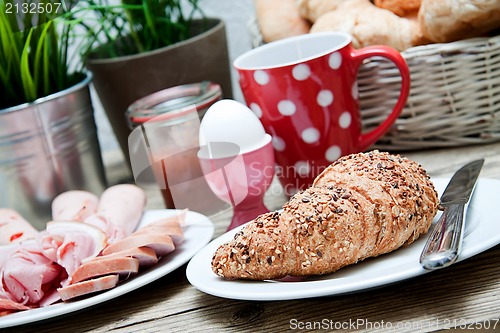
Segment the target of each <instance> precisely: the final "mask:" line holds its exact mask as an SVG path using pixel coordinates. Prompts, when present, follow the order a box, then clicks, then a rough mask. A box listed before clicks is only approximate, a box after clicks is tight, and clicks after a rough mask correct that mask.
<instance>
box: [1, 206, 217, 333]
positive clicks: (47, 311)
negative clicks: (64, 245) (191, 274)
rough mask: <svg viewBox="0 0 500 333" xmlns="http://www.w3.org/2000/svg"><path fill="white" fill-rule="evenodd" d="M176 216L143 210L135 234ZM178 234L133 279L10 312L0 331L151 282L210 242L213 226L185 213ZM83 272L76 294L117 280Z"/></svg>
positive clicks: (144, 255) (142, 255)
mask: <svg viewBox="0 0 500 333" xmlns="http://www.w3.org/2000/svg"><path fill="white" fill-rule="evenodd" d="M180 213H181V212H180V211H178V210H169V209H162V210H150V211H145V212H144V214H143V216H142V218H141V220H140V222H139V225H138V228H137V231H140V230H141V229H142V228H144V227H145V226H147V225H148V224H151V223H153V222H155V221H158V220H160V219H164V218H166V217H169V216H174V215H177V214H180ZM70 223H71V222H70ZM137 231H136V232H137ZM182 231H183V234H184V239H183V240H182V242H179V243H178V244H175V250H174V251H173V252H170V253H168V254H166V255H165V256H163V257H161V258H160V260H159V261H158V262H157V263H155V264H154V265H152V266H151V267H149V268H146V269H144V270H142V271H141V270H139V273H138V274H137V275H136V276H134V277H133V278H129V279H126V280H124V281H122V279H121V278H120V281H121V282H119V283H118V284H117V285H116V286H115V287H114V288H112V289H108V290H106V291H102V292H100V293H94V294H90V295H89V296H83V297H80V298H76V299H75V300H71V301H69V302H59V303H55V304H53V305H49V306H45V307H40V308H35V309H30V310H25V311H19V312H14V313H11V314H8V315H4V316H1V317H0V328H5V327H11V326H17V325H22V324H26V323H32V322H36V321H40V320H44V319H48V318H53V317H56V316H60V315H63V314H68V313H71V312H74V311H78V310H81V309H84V308H88V307H90V306H93V305H96V304H99V303H102V302H105V301H107V300H110V299H113V298H115V297H118V296H121V295H123V294H126V293H128V292H130V291H133V290H135V289H138V288H140V287H142V286H144V285H146V284H148V283H151V282H153V281H155V280H157V279H159V278H161V277H163V276H165V275H167V274H169V273H170V272H172V271H173V270H175V269H177V268H179V267H180V266H182V265H183V264H185V263H186V262H188V261H189V260H190V259H191V258H192V257H193V256H194V255H195V254H196V252H198V251H199V250H200V249H201V248H203V247H204V246H205V245H206V244H207V243H208V242H209V241H210V239H211V238H212V235H213V232H214V226H213V224H212V222H211V221H210V220H209V219H208V218H207V217H206V216H204V215H201V214H199V213H196V212H190V211H188V212H187V213H186V216H185V221H184V224H183V226H182ZM143 237H144V236H143V235H141V234H140V232H139V235H138V236H136V237H135V239H136V240H138V241H141V238H143ZM115 247H116V248H114V249H113V248H112V249H111V250H113V251H110V252H119V253H122V251H127V250H126V249H123V248H120V244H119V243H117V244H116V245H115ZM156 253H158V249H157V250H156ZM113 255H114V254H113V253H109V254H108V256H107V259H105V261H108V262H112V261H113ZM137 255H138V256H139V257H140V258H139V260H141V261H145V262H146V263H147V260H149V258H150V256H149V253H148V252H147V251H145V252H141V253H138V254H137ZM129 259H131V258H128V259H124V258H119V260H121V261H122V262H120V263H119V265H122V266H123V267H126V266H127V265H128V266H134V265H135V264H134V260H129ZM133 268H134V267H131V268H129V269H133ZM87 273H88V272H86V271H85V269H80V270H79V271H77V272H75V273H74V275H73V278H75V277H76V276H80V277H81V278H82V280H84V281H83V283H82V284H81V287H79V288H75V289H77V290H76V292H80V290H83V289H85V288H95V287H97V288H99V287H103V288H106V285H110V284H111V285H114V284H116V281H117V279H118V278H117V275H106V276H103V277H101V278H96V279H94V280H92V281H94V282H86V280H85V279H86V274H87ZM78 289H80V290H78ZM73 292H75V290H73V289H72V288H68V290H67V291H66V293H67V294H69V295H71V293H73ZM0 298H1V297H0Z"/></svg>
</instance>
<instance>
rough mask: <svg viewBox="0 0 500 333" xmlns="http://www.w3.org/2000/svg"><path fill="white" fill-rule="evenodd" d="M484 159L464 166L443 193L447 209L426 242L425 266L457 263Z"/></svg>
mask: <svg viewBox="0 0 500 333" xmlns="http://www.w3.org/2000/svg"><path fill="white" fill-rule="evenodd" d="M483 164H484V159H480V160H476V161H473V162H470V163H468V164H466V165H464V166H463V167H461V168H460V169H459V170H458V171H457V172H455V174H454V175H453V177H451V180H450V182H449V183H448V185H447V186H446V189H445V190H444V192H443V194H442V196H441V200H440V201H441V206H442V207H444V211H443V213H442V215H441V217H440V218H439V220H438V222H437V223H436V225H435V226H434V228H433V229H432V231H431V234H430V236H429V238H428V239H427V242H426V243H425V246H424V249H423V251H422V254H421V255H420V263H421V264H422V266H423V267H424V268H425V269H429V270H432V269H439V268H444V267H448V266H449V265H451V264H453V263H454V262H455V261H456V260H457V258H458V255H459V253H460V250H461V246H462V234H463V229H464V220H465V208H466V206H467V204H468V203H469V200H470V198H471V196H472V193H473V192H474V188H475V186H476V183H477V178H478V177H479V173H480V172H481V168H482V167H483Z"/></svg>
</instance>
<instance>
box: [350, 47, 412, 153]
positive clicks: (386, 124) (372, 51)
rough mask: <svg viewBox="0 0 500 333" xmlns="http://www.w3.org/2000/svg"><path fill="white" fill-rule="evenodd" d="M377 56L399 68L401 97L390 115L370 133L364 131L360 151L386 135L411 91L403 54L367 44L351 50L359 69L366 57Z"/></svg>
mask: <svg viewBox="0 0 500 333" xmlns="http://www.w3.org/2000/svg"><path fill="white" fill-rule="evenodd" d="M375 56H380V57H384V58H387V59H389V60H390V61H392V62H393V63H394V64H395V65H396V67H397V68H398V69H399V74H400V75H401V92H400V94H399V98H398V100H397V102H396V104H395V105H394V108H393V109H392V112H391V113H390V114H389V116H388V117H387V118H386V119H385V120H384V121H383V122H382V123H381V124H380V125H379V126H377V127H376V128H375V129H373V130H371V131H370V132H368V133H362V134H361V136H360V138H359V147H358V150H359V151H364V150H366V149H368V148H369V147H370V146H371V145H372V144H374V143H375V142H376V141H377V140H378V139H379V138H380V137H381V136H382V135H384V134H385V133H386V132H387V131H388V130H389V128H390V127H391V126H392V124H393V123H394V122H395V121H396V119H398V117H399V115H400V114H401V111H403V108H404V107H405V104H406V100H407V99H408V95H409V93H410V71H409V69H408V65H407V64H406V61H405V60H404V58H403V57H402V56H401V54H400V53H399V52H398V51H396V50H394V49H392V48H390V47H386V46H367V47H364V48H362V49H358V50H356V49H353V50H352V51H351V58H352V60H353V63H354V66H355V68H356V72H357V69H359V67H360V66H361V64H362V63H363V60H364V59H366V58H371V57H375Z"/></svg>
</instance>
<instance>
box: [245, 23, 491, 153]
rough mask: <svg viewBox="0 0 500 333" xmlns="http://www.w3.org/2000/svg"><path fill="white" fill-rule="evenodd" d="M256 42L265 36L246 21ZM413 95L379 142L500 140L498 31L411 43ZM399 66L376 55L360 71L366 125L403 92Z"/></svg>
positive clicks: (384, 145) (411, 146)
mask: <svg viewBox="0 0 500 333" xmlns="http://www.w3.org/2000/svg"><path fill="white" fill-rule="evenodd" d="M248 28H249V32H250V35H251V37H252V44H253V46H254V47H256V46H258V45H261V44H262V43H263V42H262V36H261V34H260V31H259V29H258V25H257V23H256V20H255V19H252V20H251V21H250V22H249V24H248ZM401 54H402V55H403V57H404V58H405V59H406V61H407V63H408V66H409V68H410V75H411V88H410V96H409V98H408V101H407V103H406V106H405V108H404V110H403V111H402V113H401V115H400V117H399V118H398V120H397V121H396V123H395V124H394V126H393V127H392V128H391V129H390V131H389V132H388V133H387V134H386V135H385V136H383V137H382V138H381V139H380V140H379V141H378V142H377V143H376V145H375V147H376V148H380V149H385V150H416V149H425V148H437V147H453V146H463V145H471V144H483V143H490V142H495V141H500V36H496V37H491V38H474V39H468V40H463V41H458V42H453V43H446V44H430V45H425V46H417V47H412V48H410V49H408V50H406V51H404V52H402V53H401ZM400 84H401V79H400V76H399V71H398V69H397V68H396V66H395V65H394V64H393V63H391V62H389V61H387V60H385V59H383V58H372V59H370V60H368V61H367V62H366V63H365V64H363V66H361V68H360V70H359V73H358V85H359V92H360V107H361V110H362V118H363V127H364V131H368V130H370V129H372V128H374V127H376V126H377V125H378V124H380V123H381V122H382V121H383V120H384V119H385V118H386V117H387V116H388V114H389V113H390V112H391V110H392V108H393V106H394V105H395V104H396V100H397V98H398V96H399V89H400Z"/></svg>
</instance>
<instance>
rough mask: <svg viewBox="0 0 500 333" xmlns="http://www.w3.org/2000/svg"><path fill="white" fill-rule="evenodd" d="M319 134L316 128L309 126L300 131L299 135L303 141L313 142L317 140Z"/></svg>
mask: <svg viewBox="0 0 500 333" xmlns="http://www.w3.org/2000/svg"><path fill="white" fill-rule="evenodd" d="M319 135H320V133H319V131H318V130H317V129H316V128H314V127H309V128H306V129H305V130H304V131H303V132H302V135H301V136H302V140H304V142H305V143H315V142H317V141H318V140H319Z"/></svg>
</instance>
